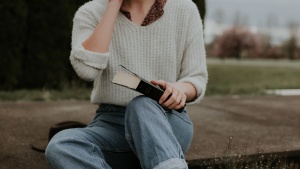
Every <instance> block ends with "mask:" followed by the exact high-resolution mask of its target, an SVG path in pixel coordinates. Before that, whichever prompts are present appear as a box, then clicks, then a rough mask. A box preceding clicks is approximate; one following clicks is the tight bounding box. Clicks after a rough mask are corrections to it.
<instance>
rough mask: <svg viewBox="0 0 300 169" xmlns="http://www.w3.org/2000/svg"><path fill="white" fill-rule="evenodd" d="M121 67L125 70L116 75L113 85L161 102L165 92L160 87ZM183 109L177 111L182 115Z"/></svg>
mask: <svg viewBox="0 0 300 169" xmlns="http://www.w3.org/2000/svg"><path fill="white" fill-rule="evenodd" d="M120 66H121V67H122V68H123V70H121V71H118V72H117V73H116V74H115V76H114V78H113V80H112V83H114V84H118V85H121V86H124V87H127V88H129V89H132V90H135V91H137V92H139V93H142V94H144V95H145V96H147V97H150V98H151V99H153V100H155V101H159V99H160V97H161V96H162V95H163V94H164V90H162V89H161V88H159V87H158V86H155V85H153V84H152V83H151V82H149V81H147V80H145V79H143V78H141V77H140V76H138V75H137V74H135V73H133V72H132V71H130V70H128V69H127V68H125V67H124V66H122V65H120ZM170 96H171V95H170ZM170 96H169V97H170ZM183 109H184V108H181V109H179V110H176V111H178V112H180V113H181V112H182V111H183Z"/></svg>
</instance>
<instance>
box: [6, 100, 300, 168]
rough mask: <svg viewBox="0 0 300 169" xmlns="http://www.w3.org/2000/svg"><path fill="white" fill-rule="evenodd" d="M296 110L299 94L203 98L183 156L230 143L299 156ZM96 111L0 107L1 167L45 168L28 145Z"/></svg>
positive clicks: (87, 107)
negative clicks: (53, 127)
mask: <svg viewBox="0 0 300 169" xmlns="http://www.w3.org/2000/svg"><path fill="white" fill-rule="evenodd" d="M299 108H300V96H293V97H280V96H260V97H220V98H218V97H207V98H206V99H205V100H203V102H202V103H201V104H199V105H194V106H190V107H188V110H189V114H190V117H191V118H192V120H193V123H194V127H195V132H194V133H195V135H194V140H193V143H192V145H191V148H190V150H189V152H188V154H187V155H186V158H187V160H193V159H205V158H211V157H218V156H224V155H227V154H224V151H225V150H226V149H228V144H227V143H228V142H229V140H230V142H231V144H230V146H229V147H230V149H231V150H232V153H235V152H238V153H240V154H255V153H257V152H261V151H263V152H285V151H296V152H297V151H299V150H300V142H299V140H300V132H299V128H300V109H299ZM95 109H96V106H94V105H91V104H90V103H89V102H88V101H62V102H2V103H0V135H1V137H0V168H1V169H8V168H9V169H11V168H22V169H32V168H39V169H46V168H49V166H48V165H47V163H46V160H45V158H44V154H43V153H40V152H37V151H34V150H33V149H31V143H32V142H33V141H34V140H36V139H38V138H43V137H44V138H46V137H47V135H48V130H49V128H50V126H51V125H53V124H55V123H58V122H61V121H66V120H74V121H80V122H84V123H88V122H89V121H90V120H91V118H92V117H93V114H94V111H95ZM230 138H231V139H230ZM299 155H300V154H299Z"/></svg>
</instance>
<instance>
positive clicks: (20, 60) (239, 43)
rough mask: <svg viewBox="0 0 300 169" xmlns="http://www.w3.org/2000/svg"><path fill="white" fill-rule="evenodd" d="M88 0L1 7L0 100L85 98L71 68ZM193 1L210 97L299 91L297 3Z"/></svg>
mask: <svg viewBox="0 0 300 169" xmlns="http://www.w3.org/2000/svg"><path fill="white" fill-rule="evenodd" d="M87 1H88V0H63V1H61V0H52V1H49V0H9V1H2V2H1V3H0V11H1V15H0V19H1V23H0V24H1V26H0V30H1V34H0V50H1V56H0V100H9V101H15V100H60V99H89V95H90V91H91V87H92V84H91V83H87V82H84V81H83V80H81V79H79V78H78V77H77V75H76V74H75V72H74V70H73V69H72V67H71V65H70V62H69V54H70V50H71V48H70V44H71V30H72V19H73V17H74V13H75V12H76V10H77V9H78V7H79V6H80V5H82V4H84V3H85V2H87ZM194 2H195V3H196V4H197V6H198V8H199V10H200V13H201V17H202V18H203V22H204V25H205V27H204V28H205V30H204V38H205V42H206V52H207V63H208V71H209V83H208V88H207V95H208V96H215V95H264V94H267V93H268V92H266V91H270V90H275V89H300V78H299V77H300V76H299V74H300V47H299V41H300V32H299V25H300V19H299V15H300V11H299V10H298V9H297V8H298V7H299V6H300V1H298V0H285V1H281V0H264V1H259V0H252V1H246V0H209V1H204V0H194ZM269 93H270V92H269ZM271 93H272V92H271Z"/></svg>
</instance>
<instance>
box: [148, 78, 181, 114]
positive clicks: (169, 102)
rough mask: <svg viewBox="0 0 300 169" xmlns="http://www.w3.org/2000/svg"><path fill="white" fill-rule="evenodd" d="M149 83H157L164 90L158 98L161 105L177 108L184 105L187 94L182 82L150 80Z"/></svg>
mask: <svg viewBox="0 0 300 169" xmlns="http://www.w3.org/2000/svg"><path fill="white" fill-rule="evenodd" d="M151 83H152V84H154V85H158V86H159V87H160V88H162V89H164V90H165V92H164V94H163V95H162V96H161V98H160V100H159V104H161V105H162V106H163V107H166V108H168V109H174V110H178V109H180V108H183V107H184V106H185V103H186V99H187V96H186V94H185V93H184V89H183V87H184V86H183V84H182V83H180V82H175V83H169V82H166V81H164V80H152V81H151ZM169 96H170V97H169ZM168 97H169V98H168Z"/></svg>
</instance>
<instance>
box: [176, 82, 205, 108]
mask: <svg viewBox="0 0 300 169" xmlns="http://www.w3.org/2000/svg"><path fill="white" fill-rule="evenodd" d="M178 82H183V83H191V84H193V85H194V87H195V88H196V91H197V96H196V98H195V99H194V100H192V101H190V102H187V103H186V105H192V104H196V103H199V102H200V101H201V100H202V98H203V97H204V94H205V90H206V84H205V83H204V82H203V81H201V80H199V79H198V78H193V77H186V78H183V79H180V80H178Z"/></svg>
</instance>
